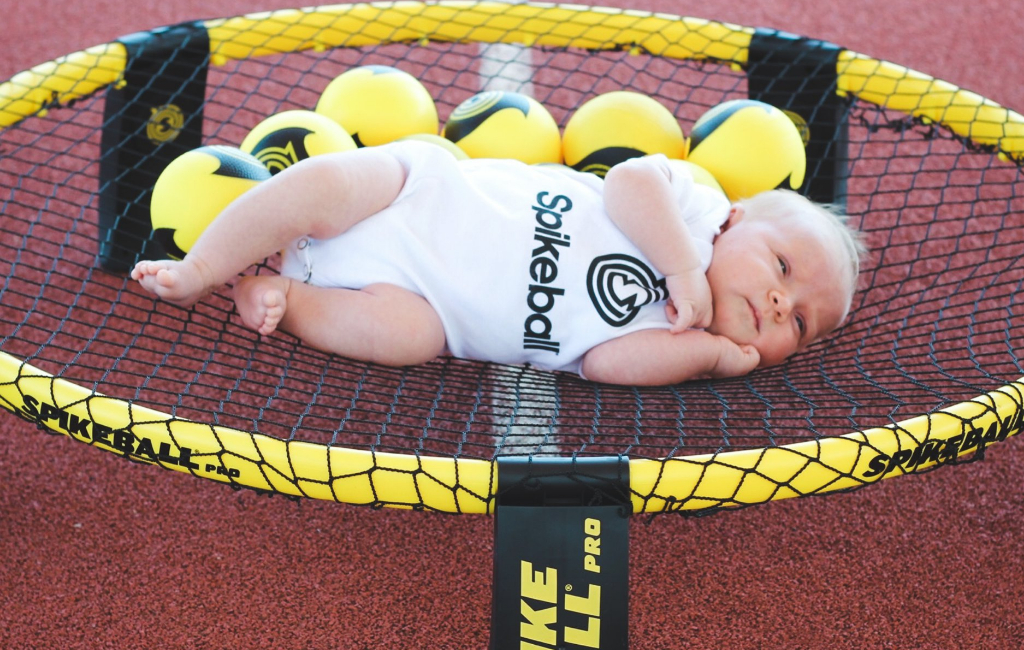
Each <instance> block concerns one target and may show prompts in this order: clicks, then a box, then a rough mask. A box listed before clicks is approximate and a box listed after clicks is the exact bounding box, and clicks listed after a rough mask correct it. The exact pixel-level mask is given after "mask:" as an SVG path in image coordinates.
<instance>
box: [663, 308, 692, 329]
mask: <svg viewBox="0 0 1024 650" xmlns="http://www.w3.org/2000/svg"><path fill="white" fill-rule="evenodd" d="M666 309H667V308H666ZM673 311H674V312H675V313H676V317H675V320H673V319H672V316H671V314H669V321H670V322H671V323H672V327H671V328H669V331H670V332H672V333H673V334H679V333H680V332H685V331H686V330H688V329H690V327H691V326H692V325H693V303H690V302H686V301H681V302H678V303H676V304H675V309H673Z"/></svg>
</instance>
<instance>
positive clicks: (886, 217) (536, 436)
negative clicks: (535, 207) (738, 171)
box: [0, 40, 1024, 460]
mask: <svg viewBox="0 0 1024 650" xmlns="http://www.w3.org/2000/svg"><path fill="white" fill-rule="evenodd" d="M368 64H384V65H390V66H395V67H398V68H400V69H402V70H405V71H407V72H410V73H412V74H413V75H414V76H416V77H417V78H419V79H420V80H422V82H423V83H424V85H425V86H426V87H427V88H428V89H429V91H430V92H431V94H432V95H433V97H434V98H435V101H436V103H437V107H438V111H439V113H440V116H441V119H442V121H443V120H444V118H445V117H447V115H448V114H449V113H450V112H451V111H452V109H453V108H454V107H455V106H456V105H458V104H459V103H460V102H462V101H463V100H465V99H467V98H469V97H470V96H472V95H473V94H475V93H477V92H479V91H480V90H482V89H485V88H492V89H493V88H501V89H507V90H515V91H518V92H522V93H524V94H528V95H530V96H532V97H534V98H535V99H537V100H538V101H539V102H541V103H542V104H543V105H544V106H545V107H547V108H548V110H549V111H550V112H551V114H552V115H553V116H554V118H555V120H556V121H557V122H558V123H559V125H560V126H562V127H564V125H565V124H566V122H567V120H568V119H569V117H570V116H571V115H572V113H573V111H574V109H575V108H577V107H578V106H579V105H580V104H582V103H583V102H584V101H586V100H587V99H589V98H591V97H593V96H595V95H597V94H599V93H603V92H607V91H613V90H633V91H638V92H641V93H645V94H647V95H650V96H652V97H654V98H656V99H657V100H658V101H660V102H661V103H662V104H663V105H664V106H666V107H667V108H669V109H670V110H671V111H673V112H674V113H675V115H676V116H677V117H678V119H679V121H680V123H681V125H682V126H683V129H684V132H689V129H690V127H691V126H692V125H693V122H694V121H695V120H696V119H697V118H698V117H699V116H700V115H701V114H703V113H704V112H705V111H706V110H708V109H709V108H710V107H712V106H714V105H716V104H718V103H720V102H723V101H725V100H729V99H736V98H745V97H747V95H748V77H747V74H746V72H745V71H744V70H742V69H736V66H732V65H730V64H728V63H721V62H717V61H715V60H675V59H669V58H662V57H658V56H652V55H650V54H648V53H645V52H644V51H642V50H638V49H631V48H628V47H627V48H612V49H579V48H575V47H569V48H551V47H536V46H535V47H523V46H517V45H488V44H479V43H475V42H468V43H450V42H437V41H429V40H418V41H415V42H408V43H393V44H383V45H374V46H366V47H351V48H332V49H326V50H324V51H317V50H308V51H303V52H297V53H287V54H273V55H266V56H259V57H256V58H253V59H248V60H240V61H234V60H229V61H224V60H221V59H220V58H218V57H216V56H214V59H213V62H212V65H211V66H210V68H209V73H208V80H207V85H206V91H205V92H206V94H205V98H204V101H205V108H204V112H205V121H204V125H203V133H202V139H203V143H204V144H227V145H234V146H237V145H238V144H239V143H240V142H241V140H242V139H243V138H244V137H245V135H246V134H247V133H248V131H249V129H251V128H252V127H253V126H254V125H256V124H257V123H258V122H260V121H261V120H263V119H264V118H266V117H267V116H269V115H271V114H273V113H277V112H280V111H284V110H288V109H300V108H303V109H311V108H312V107H313V106H315V104H316V101H317V98H318V96H319V94H320V92H321V91H322V90H323V89H324V88H325V87H326V85H327V84H328V83H329V82H330V81H331V80H332V79H333V78H334V77H335V76H337V75H338V74H340V73H342V72H344V71H345V70H348V69H350V68H352V67H354V66H361V65H368ZM184 81H185V80H182V82H183V83H184ZM108 92H110V91H109V90H102V91H100V92H97V93H94V94H92V95H90V96H87V97H85V98H82V99H79V100H78V101H76V102H74V104H73V105H70V106H60V105H56V106H51V107H50V108H49V110H48V111H46V112H45V114H38V115H33V116H31V117H28V118H26V119H24V120H22V121H20V122H19V123H18V124H16V125H14V126H12V127H9V128H6V129H4V130H2V131H0V205H2V213H3V219H2V221H0V247H2V252H0V268H2V275H3V276H4V279H3V284H2V288H0V350H2V351H4V352H6V353H8V354H10V355H12V356H14V357H17V358H19V359H23V360H25V361H26V362H27V363H30V364H33V365H35V366H37V367H39V368H41V369H43V370H45V371H47V372H50V373H53V374H54V375H56V376H58V377H62V378H65V379H68V380H70V381H72V382H74V383H76V384H79V385H82V386H85V387H86V388H88V389H90V390H94V391H96V392H97V393H102V394H105V395H110V396H113V397H117V398H120V399H123V400H127V401H129V402H131V403H133V404H137V405H141V406H147V407H151V408H154V409H157V410H159V411H164V412H167V413H170V414H172V415H173V416H175V417H178V418H184V419H189V420H195V421H200V422H209V423H212V424H217V425H222V426H226V427H231V428H234V429H239V430H242V431H248V432H256V433H262V434H266V435H268V436H272V437H274V438H279V439H282V440H303V441H309V442H314V443H319V444H322V445H328V446H332V447H349V448H357V449H366V450H373V451H389V452H399V453H403V454H423V455H432V456H442V457H451V458H470V459H483V460H492V459H494V458H496V457H498V456H504V455H528V454H544V455H562V456H571V455H595V456H596V455H626V456H629V457H631V458H650V459H661V458H666V457H681V456H688V455H693V454H714V453H721V452H727V451H735V450H740V449H761V448H766V447H768V448H770V447H776V446H781V445H785V444H789V443H793V442H801V441H808V440H820V439H822V438H826V437H830V436H836V435H840V434H844V433H847V432H850V431H855V430H860V429H865V428H869V427H876V426H884V425H886V424H889V423H893V422H898V421H900V420H903V419H906V418H909V417H913V416H917V415H921V414H926V413H932V412H934V411H936V410H937V409H940V408H943V407H946V406H948V405H950V404H953V403H958V402H961V401H963V400H967V399H970V398H973V397H975V396H977V395H979V394H980V393H984V392H986V391H990V390H993V389H995V388H997V387H999V386H1002V385H1004V384H1006V383H1007V382H1008V381H1011V380H1014V379H1016V378H1017V377H1018V376H1020V375H1021V374H1022V370H1021V363H1020V360H1019V356H1020V355H1019V353H1018V350H1019V346H1018V341H1019V340H1020V339H1021V337H1020V336H1019V335H1018V327H1017V325H1016V323H1017V322H1019V321H1021V319H1020V316H1021V313H1022V311H1024V308H1022V306H1021V303H1020V301H1019V300H1018V299H1017V298H1016V295H1017V293H1018V289H1019V287H1020V283H1021V280H1022V278H1024V273H1022V264H1021V250H1024V228H1022V227H1021V219H1020V216H1019V215H1020V214H1021V212H1022V208H1024V199H1022V198H1021V192H1022V190H1024V183H1022V179H1021V174H1020V170H1019V168H1018V167H1017V166H1016V165H1015V164H1013V163H1012V162H1006V161H1004V160H1003V159H1001V157H1000V156H999V155H998V152H996V151H995V150H993V149H990V148H984V147H979V146H976V145H973V144H971V143H969V142H967V141H965V140H964V139H963V138H961V137H959V136H956V135H954V134H953V133H951V132H950V131H949V130H947V129H946V128H944V127H941V126H937V125H931V124H926V123H924V122H922V121H921V120H918V119H914V118H911V117H909V116H908V115H906V114H903V113H899V112H895V111H890V110H885V109H882V108H879V107H877V106H874V105H872V104H868V103H865V102H861V101H857V100H854V99H852V98H851V99H849V102H848V105H847V106H846V108H847V113H846V115H847V124H848V146H847V148H846V153H845V154H843V159H842V160H841V162H842V163H843V166H844V167H845V172H844V175H843V178H842V179H841V180H842V181H843V183H842V184H841V185H840V186H841V187H842V188H843V189H842V194H841V195H840V196H839V197H838V199H839V200H840V201H841V202H845V204H846V209H847V210H848V212H849V213H850V214H851V215H852V216H853V219H854V223H855V224H856V225H858V226H859V227H861V228H862V229H863V230H864V231H865V232H866V233H867V238H868V242H869V244H870V247H871V250H872V252H871V255H870V257H869V258H868V260H867V261H866V263H865V265H864V270H863V274H862V281H861V286H862V288H861V290H860V291H859V292H858V293H857V295H856V297H855V301H854V308H853V312H852V316H851V317H850V319H849V321H848V322H847V323H846V324H845V325H844V326H843V327H842V328H841V329H840V330H839V331H838V332H837V333H836V334H835V335H834V336H833V337H831V338H829V339H828V340H826V341H824V342H822V343H819V344H817V345H815V346H813V347H812V348H810V349H809V350H807V351H806V352H804V353H802V354H801V355H799V356H798V357H796V358H794V359H793V360H792V361H790V362H788V363H786V364H785V365H783V366H780V367H777V368H773V369H768V370H760V371H757V372H754V373H753V374H751V375H749V376H747V377H744V378H740V379H733V380H720V381H695V382H690V383H687V384H683V385H678V386H672V387H667V388H657V389H636V388H628V387H616V386H608V385H598V384H593V383H588V382H586V381H583V380H581V379H579V378H577V377H574V376H569V375H563V374H551V373H546V372H539V371H536V370H533V369H530V368H527V367H506V366H499V365H493V364H487V363H477V362H469V361H463V360H459V359H453V358H442V359H439V360H436V361H434V362H432V363H429V364H427V365H425V366H420V367H409V368H388V367H380V366H375V365H372V364H366V363H360V362H355V361H351V360H348V359H344V358H339V357H336V356H329V355H327V354H324V353H321V352H318V351H316V350H312V349H309V348H307V347H304V346H303V345H302V344H300V343H299V342H298V341H296V340H295V339H294V338H292V337H290V336H288V335H285V334H280V333H278V334H274V335H273V336H271V337H268V338H260V337H258V336H257V335H255V334H254V333H253V332H251V331H249V330H247V329H245V328H244V327H243V326H242V325H241V323H240V321H239V320H238V317H237V315H236V314H234V313H233V304H232V301H231V299H230V293H229V291H228V290H227V289H225V290H222V291H219V292H217V293H215V294H214V295H212V296H210V297H209V298H208V299H205V300H204V301H202V302H201V303H200V304H198V305H197V306H196V307H195V308H193V309H180V308H177V307H174V306H172V305H169V304H166V303H162V302H158V301H156V300H154V299H153V298H152V297H150V296H149V295H147V294H145V293H144V292H143V291H142V290H141V289H140V287H139V286H137V284H136V283H134V282H131V281H129V280H127V279H126V278H125V277H124V275H123V274H119V273H113V272H109V271H105V270H103V269H102V268H101V267H100V265H99V264H98V261H97V251H98V248H99V247H98V242H97V239H98V237H99V234H98V233H99V231H98V227H97V221H98V211H99V207H100V206H99V198H98V197H99V189H100V188H99V177H100V162H99V158H100V143H101V137H102V131H103V127H104V104H105V99H106V96H107V94H108ZM143 189H144V188H140V192H142V190H143ZM275 265H276V261H275V260H273V259H271V260H268V262H267V263H266V264H264V265H261V266H260V267H259V268H254V269H252V270H250V272H252V273H267V272H273V269H274V267H275ZM15 406H17V405H15Z"/></svg>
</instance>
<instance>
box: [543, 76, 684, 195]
mask: <svg viewBox="0 0 1024 650" xmlns="http://www.w3.org/2000/svg"><path fill="white" fill-rule="evenodd" d="M685 146H686V140H685V139H684V137H683V129H682V128H681V127H680V126H679V122H678V121H676V118H675V116H674V115H672V112H671V111H669V110H668V109H667V108H665V107H664V106H663V105H661V104H660V103H659V102H658V101H657V100H656V99H654V98H653V97H650V96H648V95H644V94H641V93H636V92H632V91H628V90H617V91H613V92H609V93H604V94H602V95H598V96H597V97H594V98H593V99H590V100H588V101H587V102H585V103H584V104H583V105H582V106H580V107H579V108H578V109H577V110H576V112H575V113H573V115H572V117H570V118H569V122H568V123H567V124H566V125H565V133H564V134H563V135H562V151H563V153H564V154H565V164H566V165H569V166H570V167H572V168H573V169H576V170H579V171H586V172H592V173H594V174H597V175H598V176H601V177H602V178H603V177H604V175H605V174H607V173H608V170H609V169H611V168H612V167H613V166H614V165H617V164H618V163H620V162H622V161H624V160H629V159H630V158H637V157H639V156H646V155H649V154H654V153H663V154H665V155H666V156H668V157H669V158H675V159H679V158H683V156H684V154H685Z"/></svg>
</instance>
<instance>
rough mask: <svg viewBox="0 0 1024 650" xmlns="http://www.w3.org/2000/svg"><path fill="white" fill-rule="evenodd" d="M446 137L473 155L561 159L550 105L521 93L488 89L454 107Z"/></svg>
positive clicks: (531, 160)
mask: <svg viewBox="0 0 1024 650" xmlns="http://www.w3.org/2000/svg"><path fill="white" fill-rule="evenodd" d="M442 135H444V137H446V138H448V139H449V140H451V141H452V142H454V143H455V144H456V145H458V147H459V148H460V149H462V150H463V151H465V152H466V153H467V154H468V155H469V157H470V158H514V159H516V160H521V161H523V162H525V163H529V164H535V163H544V162H549V163H560V162H562V138H561V135H560V134H559V132H558V124H557V123H556V122H555V118H553V117H551V113H549V112H548V109H546V108H544V106H543V105H542V104H541V103H540V102H538V101H537V100H535V99H533V98H532V97H527V96H526V95H523V94H521V93H516V92H510V91H504V90H487V91H484V92H481V93H477V94H476V95H473V96H472V97H470V98H469V99H467V100H466V101H464V102H462V103H461V104H459V105H458V106H456V107H455V110H454V111H452V114H451V115H450V116H449V117H448V121H447V122H445V125H444V131H443V133H442Z"/></svg>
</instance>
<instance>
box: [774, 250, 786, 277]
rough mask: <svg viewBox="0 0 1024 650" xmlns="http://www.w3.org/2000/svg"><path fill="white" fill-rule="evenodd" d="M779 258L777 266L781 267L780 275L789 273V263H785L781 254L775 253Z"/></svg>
mask: <svg viewBox="0 0 1024 650" xmlns="http://www.w3.org/2000/svg"><path fill="white" fill-rule="evenodd" d="M776 258H777V259H778V260H779V268H780V269H782V275H789V264H786V260H785V259H783V258H782V256H781V255H776Z"/></svg>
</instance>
